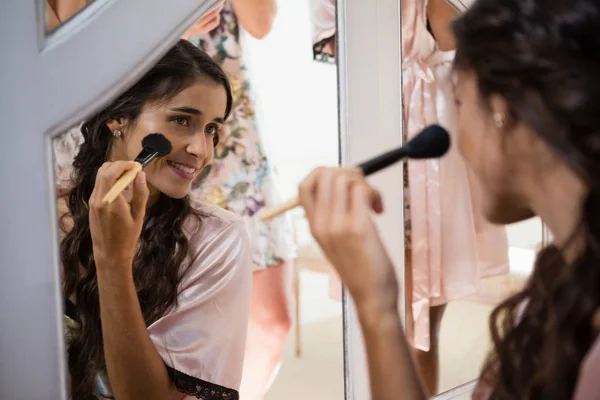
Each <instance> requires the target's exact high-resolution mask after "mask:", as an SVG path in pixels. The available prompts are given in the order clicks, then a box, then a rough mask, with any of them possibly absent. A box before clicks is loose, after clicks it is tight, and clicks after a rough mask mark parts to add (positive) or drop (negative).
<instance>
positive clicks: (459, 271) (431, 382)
mask: <svg viewBox="0 0 600 400" xmlns="http://www.w3.org/2000/svg"><path fill="white" fill-rule="evenodd" d="M467 7H468V4H466V3H465V2H461V1H455V0H428V1H426V0H424V1H416V2H414V1H406V0H401V12H402V96H403V110H404V116H403V118H404V140H410V139H411V138H412V137H413V136H414V135H416V134H417V133H419V132H420V131H421V130H422V129H423V128H424V127H425V126H428V125H431V124H439V125H441V126H443V127H445V128H446V129H447V130H448V131H449V133H450V135H451V137H452V143H456V135H457V131H456V122H457V116H458V110H457V108H456V104H455V99H454V92H453V90H454V88H453V76H452V62H453V58H454V46H455V44H454V38H453V35H452V32H451V30H450V22H451V21H452V20H453V19H454V18H456V17H457V16H458V15H459V14H460V13H462V12H464V11H465V10H466V8H467ZM404 186H405V214H404V218H405V232H406V242H405V280H406V286H405V288H406V292H405V293H406V299H405V300H406V304H407V306H406V327H407V335H408V337H409V340H410V341H411V343H412V344H413V346H414V348H415V350H416V359H417V362H418V364H419V367H420V370H421V373H422V375H423V377H424V380H425V383H426V386H427V388H428V391H429V393H430V394H431V395H432V396H435V395H438V394H440V393H445V394H444V396H440V398H450V397H451V394H452V392H453V391H457V390H463V388H464V386H465V385H468V384H469V383H470V382H472V381H474V380H475V379H477V378H478V376H479V372H480V370H481V366H482V364H483V362H484V360H485V358H486V356H487V354H488V351H489V350H490V339H489V329H488V319H489V315H490V312H491V311H492V310H493V308H494V306H495V305H497V304H498V303H499V302H500V301H501V300H503V299H505V298H506V297H507V296H508V295H509V294H511V293H513V292H515V291H517V290H519V289H520V287H522V285H523V284H524V281H525V279H526V277H527V276H528V275H529V273H530V271H531V266H532V264H533V257H534V252H535V248H536V246H538V245H539V244H540V243H541V240H542V227H541V224H540V222H539V220H537V221H536V220H532V221H527V222H526V223H522V224H518V225H516V226H511V227H509V228H508V229H505V228H503V227H498V226H494V225H491V224H489V223H487V222H486V221H485V219H484V216H483V215H482V214H481V211H480V199H479V197H478V188H477V183H476V181H475V178H474V176H472V173H471V171H470V170H469V169H468V167H467V166H466V164H465V163H464V161H463V159H462V157H461V155H460V153H459V150H458V148H457V147H456V146H454V147H452V148H451V150H450V151H449V153H448V154H446V155H445V156H444V157H443V158H441V159H440V160H427V161H411V162H409V163H408V167H407V169H406V170H405V182H404Z"/></svg>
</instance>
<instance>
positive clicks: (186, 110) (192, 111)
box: [171, 106, 202, 115]
mask: <svg viewBox="0 0 600 400" xmlns="http://www.w3.org/2000/svg"><path fill="white" fill-rule="evenodd" d="M171 110H172V111H179V112H183V113H186V114H192V115H202V111H200V110H198V109H196V108H193V107H185V106H184V107H175V108H171Z"/></svg>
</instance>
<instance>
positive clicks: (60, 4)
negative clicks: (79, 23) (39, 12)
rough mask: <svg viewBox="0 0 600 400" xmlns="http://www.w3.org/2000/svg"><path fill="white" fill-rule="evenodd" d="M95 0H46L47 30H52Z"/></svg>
mask: <svg viewBox="0 0 600 400" xmlns="http://www.w3.org/2000/svg"><path fill="white" fill-rule="evenodd" d="M93 1H94V0H46V2H45V3H46V6H45V15H46V31H47V32H52V31H53V30H55V29H56V28H58V27H59V26H60V25H62V24H64V23H65V22H67V21H68V20H69V19H71V18H73V17H74V16H75V15H76V14H77V13H78V12H79V11H81V10H83V9H84V8H85V7H86V6H87V5H88V4H90V3H92V2H93Z"/></svg>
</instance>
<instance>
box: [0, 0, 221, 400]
mask: <svg viewBox="0 0 600 400" xmlns="http://www.w3.org/2000/svg"><path fill="white" fill-rule="evenodd" d="M216 2H217V1H216V0H178V1H177V2H168V1H164V0H118V1H116V0H95V1H94V2H93V3H91V4H90V5H89V6H88V7H86V9H84V10H82V11H81V12H80V13H78V14H77V15H76V16H75V17H74V18H72V19H70V20H68V21H67V22H65V23H64V24H63V25H61V26H60V27H59V28H58V29H56V30H55V31H53V32H52V33H51V34H49V35H48V36H46V27H45V13H44V11H45V2H44V1H43V0H36V1H2V2H0V48H2V49H3V56H2V58H0V87H2V90H1V91H0V121H1V122H2V126H4V127H6V128H8V129H4V130H3V132H2V135H3V139H4V140H2V147H0V171H2V172H1V173H0V186H1V187H2V188H3V189H2V196H1V197H0V232H1V236H0V237H2V240H1V241H0V266H2V267H1V268H0V302H1V303H2V304H3V305H4V306H3V307H2V309H1V310H0V326H1V327H2V334H1V335H0V356H1V358H2V361H3V362H2V366H1V367H0V398H2V399H27V400H35V399H56V400H61V399H66V382H67V378H66V365H65V363H66V360H65V345H64V342H63V316H62V309H63V300H62V295H61V285H60V276H59V267H58V265H59V261H58V260H59V257H58V246H57V244H58V241H59V239H58V223H57V214H56V195H55V193H56V192H55V190H56V188H55V185H56V183H55V179H54V163H53V156H52V150H51V149H52V147H51V139H52V136H53V135H55V134H58V133H60V132H62V131H64V130H66V129H67V128H68V127H70V126H73V125H75V124H76V123H78V122H79V121H80V120H82V119H83V118H84V117H85V116H86V115H89V114H91V113H93V112H95V111H96V110H98V109H99V108H100V107H102V106H103V105H104V104H106V103H107V102H108V101H110V100H111V99H113V98H114V97H116V96H117V95H118V94H120V93H121V92H122V91H124V90H125V89H126V88H127V87H128V86H129V85H131V84H132V83H133V82H135V80H137V79H138V78H139V77H140V76H141V75H142V74H143V73H144V72H145V71H147V70H148V69H149V68H150V67H151V66H152V65H153V64H154V63H155V62H156V61H157V60H158V59H159V58H160V57H161V56H162V55H163V54H164V53H166V51H167V50H168V49H169V48H170V47H171V46H172V45H173V44H174V43H175V42H176V40H177V39H178V38H179V37H180V36H181V34H183V33H184V31H185V30H186V29H187V27H189V26H191V25H192V24H193V22H194V21H196V20H197V19H198V18H200V17H201V16H202V15H203V14H204V13H206V12H207V11H208V10H209V9H210V8H212V7H213V6H214V5H215V4H216ZM132 15H135V16H136V17H135V18H131V16H132ZM149 26H150V27H152V28H151V29H148V27H149ZM90 43H93V45H94V46H93V47H92V46H89V44H90ZM90 74H94V76H95V79H91V80H90V79H89V76H90ZM23 166H24V167H23Z"/></svg>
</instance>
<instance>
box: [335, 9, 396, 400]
mask: <svg viewBox="0 0 600 400" xmlns="http://www.w3.org/2000/svg"><path fill="white" fill-rule="evenodd" d="M336 10H337V43H336V61H337V64H338V96H339V129H340V155H341V160H340V161H341V165H342V166H350V165H356V164H358V163H359V162H361V161H364V160H366V159H368V158H370V157H373V156H375V155H377V154H380V153H382V152H384V151H387V150H389V149H391V148H394V147H398V146H401V145H402V95H401V94H402V75H401V67H402V66H401V60H402V55H401V47H402V46H401V43H402V41H401V25H400V23H401V22H400V10H401V8H400V1H399V0H395V1H389V0H371V1H364V0H337V7H336ZM364 32H369V33H370V34H372V36H369V37H370V39H371V40H365V33H364ZM402 168H403V165H402V164H400V163H399V164H397V165H395V166H393V167H389V168H387V169H385V170H384V171H382V172H380V173H378V174H377V175H375V176H373V177H370V178H369V181H370V182H371V183H372V184H373V185H374V186H375V187H377V188H378V189H379V190H380V191H381V194H382V196H383V198H384V200H385V203H386V204H387V205H388V207H387V208H386V213H385V216H384V217H378V218H377V221H376V222H377V225H378V228H379V231H380V232H381V236H382V238H383V239H384V242H385V245H386V247H387V249H388V251H389V254H390V257H391V259H392V262H393V263H394V265H396V268H397V277H398V282H399V285H400V291H401V293H403V292H404V246H403V245H398V244H399V243H402V244H403V243H404V206H403V205H404V192H403V179H402V176H403V175H402V174H403V172H402V171H403V170H402ZM390 183H392V184H390ZM398 205H402V206H398ZM400 297H401V298H400V300H399V310H400V314H401V318H402V320H404V296H400ZM342 300H343V307H344V356H345V360H344V368H345V371H344V376H345V389H346V399H348V400H368V399H369V398H370V393H369V377H368V369H367V364H366V356H365V349H364V342H363V338H362V334H361V332H360V327H359V324H358V320H357V315H356V310H355V308H354V305H353V303H352V301H351V300H350V296H349V295H348V294H347V293H346V291H345V289H344V296H343V299H342Z"/></svg>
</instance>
